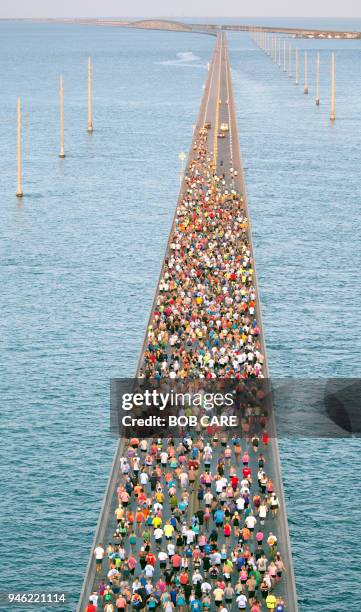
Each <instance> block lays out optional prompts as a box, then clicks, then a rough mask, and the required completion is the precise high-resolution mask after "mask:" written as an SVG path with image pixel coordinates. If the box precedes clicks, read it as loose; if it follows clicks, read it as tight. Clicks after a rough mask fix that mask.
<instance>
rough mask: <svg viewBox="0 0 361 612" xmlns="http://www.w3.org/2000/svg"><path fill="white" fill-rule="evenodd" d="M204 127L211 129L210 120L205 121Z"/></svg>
mask: <svg viewBox="0 0 361 612" xmlns="http://www.w3.org/2000/svg"><path fill="white" fill-rule="evenodd" d="M204 127H205V129H206V130H210V129H211V127H212V124H211V122H210V121H207V122H206V123H205V124H204Z"/></svg>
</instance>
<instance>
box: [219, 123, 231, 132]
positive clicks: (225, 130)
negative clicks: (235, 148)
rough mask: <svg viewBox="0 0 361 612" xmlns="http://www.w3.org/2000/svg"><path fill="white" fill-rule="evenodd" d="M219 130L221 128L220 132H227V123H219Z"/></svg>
mask: <svg viewBox="0 0 361 612" xmlns="http://www.w3.org/2000/svg"><path fill="white" fill-rule="evenodd" d="M220 130H221V132H228V131H229V125H228V123H221V127H220Z"/></svg>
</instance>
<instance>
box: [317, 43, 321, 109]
mask: <svg viewBox="0 0 361 612" xmlns="http://www.w3.org/2000/svg"><path fill="white" fill-rule="evenodd" d="M316 106H320V52H319V51H318V53H317V59H316Z"/></svg>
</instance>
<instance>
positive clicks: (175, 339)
mask: <svg viewBox="0 0 361 612" xmlns="http://www.w3.org/2000/svg"><path fill="white" fill-rule="evenodd" d="M231 170H232V169H231ZM213 174H214V173H213V166H212V158H211V156H210V155H209V153H208V151H207V136H206V134H200V135H199V140H198V142H197V154H196V155H195V157H194V159H193V161H192V162H191V163H190V165H189V167H188V171H187V174H186V177H185V184H186V189H185V192H184V197H183V200H182V202H181V203H180V204H179V205H178V208H177V212H176V219H175V224H174V227H173V230H172V234H171V238H170V242H169V250H168V253H167V256H166V259H165V263H164V267H163V271H162V275H161V279H160V283H159V287H158V289H159V291H158V295H157V301H156V304H155V308H154V312H153V316H152V318H151V322H150V325H149V327H148V331H147V334H148V335H147V345H146V350H145V354H144V364H143V370H142V375H144V376H146V377H147V378H161V377H162V378H163V377H169V378H186V377H190V378H194V377H196V378H202V377H205V378H209V379H212V378H216V377H217V378H219V377H220V378H229V377H230V378H234V377H236V378H237V377H239V378H241V377H242V378H248V377H261V376H262V365H263V362H264V356H263V354H262V349H261V343H260V328H259V326H258V323H257V318H256V293H255V286H254V270H253V261H252V253H251V248H250V244H249V239H248V220H247V217H246V213H245V209H244V207H243V200H242V197H241V195H240V194H239V193H237V192H236V191H235V190H234V189H230V188H229V187H228V186H227V184H229V182H230V177H227V180H226V177H225V175H223V174H221V175H220V176H219V177H217V176H213Z"/></svg>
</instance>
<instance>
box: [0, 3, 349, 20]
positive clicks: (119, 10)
mask: <svg viewBox="0 0 361 612" xmlns="http://www.w3.org/2000/svg"><path fill="white" fill-rule="evenodd" d="M220 15H221V16H223V17H345V18H352V17H355V18H356V17H361V2H360V0H302V1H301V2H300V1H297V2H294V1H290V0H253V1H252V2H242V0H132V1H131V2H124V1H122V0H62V1H61V2H55V1H54V0H0V18H4V17H5V18H6V17H152V16H162V17H182V16H188V17H203V16H204V17H206V16H208V17H218V16H220Z"/></svg>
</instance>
